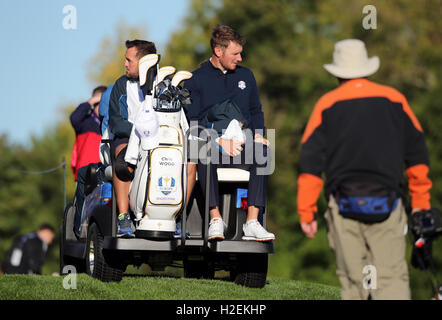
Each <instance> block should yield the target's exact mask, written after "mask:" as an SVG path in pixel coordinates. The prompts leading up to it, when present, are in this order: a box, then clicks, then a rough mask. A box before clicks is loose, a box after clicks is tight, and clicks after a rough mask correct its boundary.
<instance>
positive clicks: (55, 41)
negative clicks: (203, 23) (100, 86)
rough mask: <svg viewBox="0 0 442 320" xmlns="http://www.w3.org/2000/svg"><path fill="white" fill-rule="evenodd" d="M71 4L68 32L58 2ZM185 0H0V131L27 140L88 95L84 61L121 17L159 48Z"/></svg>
mask: <svg viewBox="0 0 442 320" xmlns="http://www.w3.org/2000/svg"><path fill="white" fill-rule="evenodd" d="M67 5H72V6H74V7H75V9H76V16H77V29H76V30H66V29H64V28H63V20H64V19H65V17H66V16H68V13H63V8H64V7H65V6H67ZM189 5H190V0H164V1H158V0H144V1H143V0H130V1H123V0H106V1H105V0H93V1H86V0H14V1H13V0H2V1H0V30H1V40H2V45H1V51H0V70H1V71H2V76H1V77H0V90H1V96H2V98H1V100H0V135H1V134H4V133H6V134H7V136H8V138H9V141H11V142H14V143H19V144H22V145H25V146H26V145H28V144H29V141H30V137H31V135H37V136H39V135H42V134H43V132H44V131H45V129H46V128H47V127H50V126H51V125H52V124H53V123H54V122H56V121H58V120H59V119H60V116H61V114H60V108H61V107H63V106H66V105H67V104H69V103H71V104H75V105H77V104H79V103H81V102H83V101H85V100H87V99H88V98H89V97H90V93H91V90H92V89H93V86H94V84H93V83H91V82H90V81H89V79H88V78H87V70H86V63H87V61H88V60H89V59H90V58H91V57H92V56H93V55H94V54H95V53H96V52H97V51H98V50H99V46H100V43H101V40H102V39H103V38H104V37H106V36H112V34H113V33H114V32H115V30H116V26H117V24H118V23H119V22H121V21H125V23H126V24H127V25H136V26H139V25H142V26H145V28H146V34H147V36H148V38H149V40H151V41H154V42H155V43H156V44H157V48H158V49H159V51H160V52H161V51H162V49H163V48H164V47H165V46H166V44H167V42H168V40H169V36H170V35H171V33H172V32H173V31H175V30H177V29H179V28H180V25H181V22H182V19H183V18H184V17H185V16H186V15H187V10H188V9H189Z"/></svg>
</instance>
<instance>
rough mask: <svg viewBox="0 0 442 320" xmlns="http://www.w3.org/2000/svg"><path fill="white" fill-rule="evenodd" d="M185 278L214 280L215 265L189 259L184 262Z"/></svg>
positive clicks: (205, 261)
mask: <svg viewBox="0 0 442 320" xmlns="http://www.w3.org/2000/svg"><path fill="white" fill-rule="evenodd" d="M183 266H184V278H195V279H213V278H214V277H215V268H214V266H213V264H212V263H211V262H210V261H208V260H206V259H203V260H191V259H189V258H188V257H187V258H186V259H184V261H183Z"/></svg>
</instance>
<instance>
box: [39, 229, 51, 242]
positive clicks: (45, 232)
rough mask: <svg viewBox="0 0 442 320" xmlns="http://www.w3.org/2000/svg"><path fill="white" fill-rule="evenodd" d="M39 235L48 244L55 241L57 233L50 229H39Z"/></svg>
mask: <svg viewBox="0 0 442 320" xmlns="http://www.w3.org/2000/svg"><path fill="white" fill-rule="evenodd" d="M38 236H39V237H40V238H41V239H42V240H43V241H44V242H46V243H47V244H48V245H49V244H51V243H52V241H54V237H55V234H54V233H53V232H52V231H51V230H48V229H43V230H39V232H38Z"/></svg>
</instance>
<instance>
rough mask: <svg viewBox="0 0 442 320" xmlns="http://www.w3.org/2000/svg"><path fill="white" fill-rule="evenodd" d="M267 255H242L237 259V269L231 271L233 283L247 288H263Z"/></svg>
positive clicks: (265, 278) (265, 277)
mask: <svg viewBox="0 0 442 320" xmlns="http://www.w3.org/2000/svg"><path fill="white" fill-rule="evenodd" d="M267 268H268V255H267V254H243V255H240V256H239V257H238V268H237V270H235V271H233V272H232V271H231V274H232V278H234V279H233V280H234V282H235V283H236V284H238V285H241V286H245V287H249V288H264V286H265V284H266V280H267Z"/></svg>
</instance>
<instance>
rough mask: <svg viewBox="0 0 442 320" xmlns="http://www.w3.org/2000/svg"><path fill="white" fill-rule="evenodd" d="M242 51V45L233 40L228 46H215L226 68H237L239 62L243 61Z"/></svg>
mask: <svg viewBox="0 0 442 320" xmlns="http://www.w3.org/2000/svg"><path fill="white" fill-rule="evenodd" d="M241 52H242V45H240V44H239V43H236V42H233V41H230V43H229V45H228V46H227V48H221V47H216V48H215V53H216V54H217V56H218V59H219V62H220V64H221V66H222V67H223V68H224V69H225V70H235V68H236V66H237V65H238V63H240V62H241V61H242V58H241Z"/></svg>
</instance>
